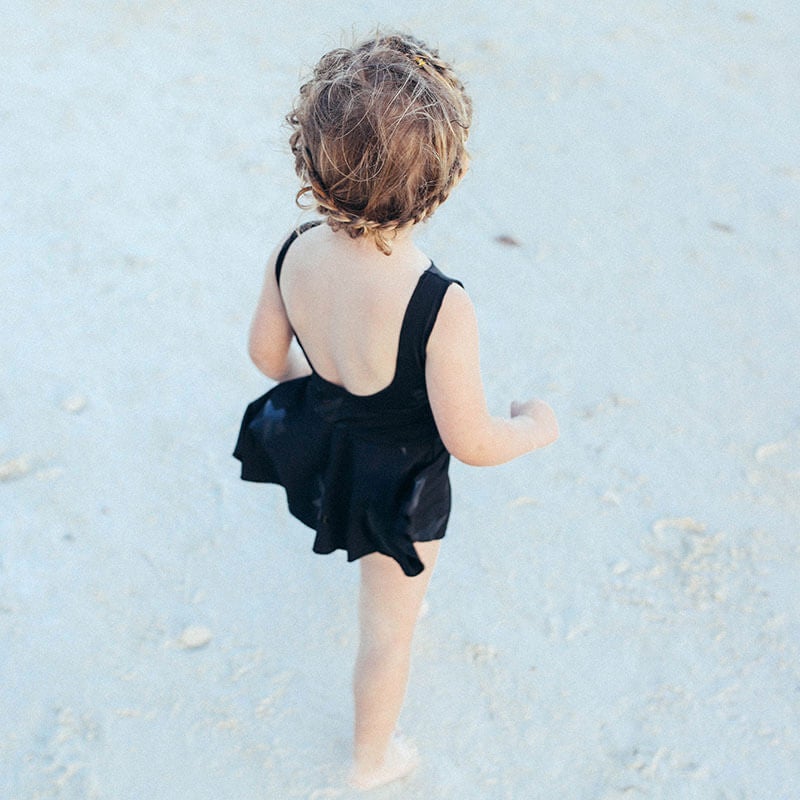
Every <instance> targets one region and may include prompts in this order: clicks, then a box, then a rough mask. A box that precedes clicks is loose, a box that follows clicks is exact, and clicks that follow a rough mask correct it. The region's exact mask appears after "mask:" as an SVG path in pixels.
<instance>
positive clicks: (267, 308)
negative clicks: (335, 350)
mask: <svg viewBox="0 0 800 800" xmlns="http://www.w3.org/2000/svg"><path fill="white" fill-rule="evenodd" d="M279 250H280V247H276V248H275V250H274V251H273V253H272V255H271V256H270V258H269V262H268V263H267V270H266V275H265V276H264V286H263V288H262V289H261V295H260V297H259V298H258V305H257V306H256V311H255V314H254V315H253V322H252V323H251V325H250V339H249V342H248V348H247V349H248V352H249V354H250V358H251V359H252V361H253V363H254V364H255V365H256V366H257V367H258V368H259V369H260V370H261V372H263V373H264V374H265V375H266V376H267V377H269V378H272V379H273V380H276V381H288V380H291V379H292V378H300V377H302V376H303V375H309V374H310V373H311V368H310V367H309V366H308V362H307V361H306V359H305V356H304V355H303V353H302V351H301V350H300V349H299V347H298V346H297V345H296V344H295V343H293V341H292V340H293V339H294V333H293V331H292V326H291V324H290V323H289V318H288V317H287V316H286V308H285V307H284V305H283V300H282V299H281V293H280V290H279V289H278V282H277V281H276V280H275V261H276V259H277V256H278V251H279Z"/></svg>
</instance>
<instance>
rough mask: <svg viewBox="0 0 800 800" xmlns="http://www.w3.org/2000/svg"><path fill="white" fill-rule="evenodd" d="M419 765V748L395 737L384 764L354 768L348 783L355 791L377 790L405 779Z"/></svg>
mask: <svg viewBox="0 0 800 800" xmlns="http://www.w3.org/2000/svg"><path fill="white" fill-rule="evenodd" d="M418 764H419V753H418V752H417V748H416V747H415V746H414V745H413V744H412V743H411V742H409V741H408V740H407V739H402V738H400V737H395V738H394V739H392V741H391V742H389V747H388V748H387V750H386V755H385V756H384V758H383V763H381V764H379V765H378V766H377V767H371V768H361V767H358V766H357V765H356V766H354V767H353V770H352V772H351V773H350V778H349V781H348V783H349V784H350V786H352V787H353V788H354V789H362V790H366V789H376V788H377V787H378V786H383V785H384V784H387V783H391V782H392V781H396V780H399V779H400V778H405V777H406V775H410V774H411V773H412V772H413V771H414V770H415V769H416V768H417V765H418Z"/></svg>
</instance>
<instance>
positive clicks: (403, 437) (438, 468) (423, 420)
mask: <svg viewBox="0 0 800 800" xmlns="http://www.w3.org/2000/svg"><path fill="white" fill-rule="evenodd" d="M314 224H317V223H309V224H307V225H305V226H302V227H301V228H300V230H299V232H302V231H304V230H305V229H306V228H307V227H311V226H312V225H314ZM297 235H298V231H296V232H294V233H293V234H292V235H291V236H290V237H289V239H288V240H287V241H286V243H285V244H284V246H283V248H282V249H281V251H280V253H279V254H278V259H277V262H276V268H275V271H276V276H277V278H278V281H279V282H280V272H281V267H282V266H283V259H284V257H285V255H286V252H287V250H288V249H289V246H290V245H291V243H292V242H293V241H294V240H295V238H296V237H297ZM453 282H454V281H453V279H452V278H448V277H447V276H445V275H443V274H442V273H441V272H439V270H438V269H437V268H436V267H435V266H434V265H433V264H431V266H430V267H429V268H428V269H427V270H426V271H425V272H424V273H422V275H421V276H420V278H419V281H418V283H417V285H416V287H415V289H414V292H413V294H412V296H411V299H410V300H409V303H408V306H407V308H406V311H405V316H404V318H403V324H402V327H401V329H400V342H399V347H398V352H397V364H396V367H395V375H394V378H393V380H392V382H391V383H390V384H389V385H388V386H387V387H386V388H384V389H382V390H381V391H379V392H377V393H375V394H371V395H367V396H362V395H354V394H352V393H350V392H348V391H347V390H346V389H345V388H343V387H342V386H338V385H337V384H334V383H331V382H330V381H327V380H325V379H324V378H323V377H321V376H320V375H319V374H317V372H316V371H313V370H314V368H313V365H312V367H311V368H312V374H311V375H308V376H305V377H303V378H297V379H295V380H290V381H286V382H284V383H279V384H278V385H277V386H275V387H274V388H273V389H271V390H270V391H269V392H267V393H266V394H265V395H263V396H262V397H259V398H258V399H257V400H254V401H253V402H252V403H250V405H249V406H248V407H247V411H246V412H245V415H244V419H243V420H242V425H241V429H240V431H239V439H238V441H237V444H236V449H235V451H234V456H235V457H236V458H237V459H239V461H241V464H242V479H243V480H246V481H257V482H262V483H277V484H280V485H281V486H283V487H284V489H285V490H286V496H287V500H288V504H289V510H290V511H291V513H292V514H293V515H294V516H295V517H297V518H298V519H299V520H300V521H301V522H303V523H305V524H306V525H308V526H309V527H311V528H313V529H314V530H315V531H316V538H315V540H314V551H315V552H317V553H332V552H333V551H334V550H340V549H341V550H346V551H347V558H348V561H354V560H356V559H358V558H361V557H362V556H365V555H367V554H369V553H375V552H378V553H383V554H385V555H387V556H391V557H392V558H394V559H395V560H396V561H397V562H398V563H399V564H400V566H401V567H402V569H403V571H404V572H405V573H406V574H407V575H412V576H413V575H418V574H419V573H420V572H422V570H423V564H422V562H421V561H420V559H419V556H418V554H417V551H416V549H415V547H414V542H427V541H432V540H434V539H441V538H442V537H443V536H444V534H445V529H446V527H447V520H448V517H449V515H450V480H449V478H448V474H447V469H448V465H449V460H450V456H449V453H448V452H447V450H446V449H445V447H444V444H443V443H442V440H441V437H440V436H439V432H438V431H437V429H436V424H435V422H434V419H433V413H432V412H431V407H430V403H429V402H428V394H427V390H426V388H425V348H426V345H427V343H428V337H429V336H430V333H431V331H432V330H433V326H434V323H435V322H436V317H437V315H438V313H439V308H440V307H441V304H442V300H443V299H444V295H445V292H446V291H447V288H448V286H449V285H450V284H451V283H453ZM298 341H299V340H298ZM301 347H302V344H301ZM309 363H310V362H309Z"/></svg>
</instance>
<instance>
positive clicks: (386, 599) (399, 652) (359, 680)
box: [350, 541, 440, 789]
mask: <svg viewBox="0 0 800 800" xmlns="http://www.w3.org/2000/svg"><path fill="white" fill-rule="evenodd" d="M439 545H440V542H438V541H436V542H420V543H418V544H417V545H416V547H417V552H418V553H419V556H420V558H421V559H422V563H423V564H425V571H424V572H423V573H422V574H421V575H417V576H416V577H415V578H409V577H408V576H407V575H405V574H404V573H403V571H402V570H401V569H400V567H399V565H398V564H397V562H396V561H395V560H394V559H392V558H388V557H387V556H384V555H381V554H379V553H373V554H372V555H369V556H365V557H364V558H362V559H361V592H360V597H359V625H360V641H359V649H358V659H357V661H356V668H355V675H354V680H353V691H354V695H355V741H354V750H353V772H352V774H351V779H350V780H351V783H352V784H353V785H354V786H356V787H358V788H362V789H371V788H374V787H375V786H381V785H382V784H384V783H389V782H390V781H393V780H396V779H397V778H402V777H403V776H404V775H407V774H408V773H409V772H411V771H412V770H413V769H414V767H415V766H416V764H417V757H416V751H415V750H414V749H413V748H412V747H410V746H409V745H407V744H405V743H403V742H400V741H397V740H395V739H394V738H393V736H394V733H395V729H396V727H397V720H398V717H399V716H400V710H401V708H402V706H403V700H404V698H405V693H406V686H407V684H408V673H409V667H410V662H411V640H412V638H413V635H414V626H415V624H416V622H417V618H418V616H419V611H420V607H421V605H422V600H423V598H424V597H425V592H426V590H427V588H428V583H429V582H430V578H431V574H432V573H433V567H434V565H435V563H436V557H437V555H438V554H439Z"/></svg>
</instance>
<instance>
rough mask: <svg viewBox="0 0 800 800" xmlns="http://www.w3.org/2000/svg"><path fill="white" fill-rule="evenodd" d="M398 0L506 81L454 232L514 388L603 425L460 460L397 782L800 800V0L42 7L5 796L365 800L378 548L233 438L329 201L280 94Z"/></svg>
mask: <svg viewBox="0 0 800 800" xmlns="http://www.w3.org/2000/svg"><path fill="white" fill-rule="evenodd" d="M390 5H391V7H393V8H394V9H395V10H394V11H391V12H389V13H388V14H387V13H385V12H384V11H383V8H384V6H390ZM28 7H32V8H33V10H32V11H24V10H21V9H25V8H28ZM534 8H535V10H533V9H534ZM377 22H384V23H387V24H390V25H392V24H395V25H396V24H404V25H406V26H407V27H408V28H410V29H411V30H414V31H416V32H418V34H420V35H422V36H423V37H426V38H428V39H430V40H431V41H433V42H438V43H439V45H440V46H441V48H442V50H443V52H444V53H445V54H447V55H448V56H451V57H452V58H453V59H454V60H455V61H456V62H457V63H458V64H460V66H461V69H462V72H463V74H464V75H465V78H466V80H467V81H468V83H469V85H470V88H471V90H472V94H473V96H474V100H475V105H476V125H475V131H474V138H473V151H474V156H475V160H474V169H473V171H472V173H471V175H470V176H469V178H468V179H467V180H466V181H465V183H464V185H463V186H462V187H461V188H460V190H459V191H458V192H457V193H456V194H455V195H454V196H453V198H452V200H451V201H450V202H449V203H448V204H447V205H446V206H445V207H444V208H442V209H441V210H440V212H438V213H437V216H436V218H435V219H434V221H433V222H431V223H430V225H428V226H426V229H425V231H424V234H423V239H422V241H423V244H424V245H425V247H426V248H427V250H428V252H429V253H430V254H431V255H432V256H433V257H434V258H435V260H436V261H437V263H438V264H439V266H440V267H441V268H442V269H444V270H445V271H447V272H449V273H451V274H453V275H456V276H459V277H461V278H462V279H463V280H464V282H465V283H466V285H467V287H468V289H469V291H470V292H471V294H472V296H473V298H474V300H475V302H476V304H477V306H478V309H479V314H480V322H481V326H482V334H483V361H484V366H485V376H486V381H487V387H488V393H489V396H490V400H491V404H492V407H493V409H495V410H496V411H497V412H501V411H504V410H505V409H506V407H507V402H508V401H510V400H511V399H512V398H513V397H525V396H527V395H530V394H540V395H543V396H544V397H546V398H547V399H548V400H549V401H550V402H552V404H553V405H554V406H555V407H556V409H557V411H558V414H559V416H560V420H561V425H562V439H561V441H560V442H559V443H558V444H557V445H556V446H555V447H553V448H551V449H550V450H548V451H546V452H543V453H541V454H537V455H533V456H529V457H526V458H523V459H521V460H518V461H516V462H514V463H512V464H509V465H507V466H504V467H501V468H497V469H491V470H474V469H469V468H466V467H463V466H461V465H459V464H454V467H453V470H452V472H453V482H454V493H455V506H454V512H453V518H452V523H451V527H450V533H449V534H448V538H447V541H446V545H445V547H444V548H443V553H442V559H441V562H440V566H439V568H438V571H437V574H436V576H435V578H434V581H433V586H432V590H431V595H430V603H431V611H430V613H429V615H428V616H427V617H426V618H425V619H424V620H423V621H422V623H421V626H420V630H419V635H418V640H417V646H416V653H415V671H414V675H413V681H412V686H411V690H410V693H409V697H408V703H407V708H406V712H405V714H404V718H403V722H404V728H405V731H406V733H408V734H410V735H412V736H413V737H414V738H416V740H417V742H418V744H419V746H420V749H421V751H422V753H423V755H424V757H425V762H424V765H423V766H422V767H421V769H420V770H419V771H418V772H417V773H416V774H415V775H414V776H413V777H412V778H411V779H410V780H408V781H407V782H405V783H404V784H402V785H398V786H396V787H394V788H390V789H386V790H384V791H382V792H381V793H378V794H376V796H380V797H385V798H414V799H417V798H418V799H419V800H438V799H439V798H457V799H458V800H467V799H471V798H476V799H477V798H480V800H484V799H488V800H494V798H498V799H500V798H502V799H503V800H506V799H509V798H510V799H513V800H520V799H524V800H527V798H541V799H542V800H552V799H553V798H564V800H573V799H575V800H578V799H580V800H583V799H585V800H612V799H616V798H620V799H621V800H622V799H624V800H628V799H629V798H630V799H633V798H640V797H641V798H664V799H665V800H672V799H673V798H674V799H675V800H691V799H692V798H698V799H700V800H750V799H752V800H797V798H798V797H800V582H798V573H799V572H800V539H798V532H799V529H800V524H799V522H800V519H799V518H800V369H798V340H799V339H800V312H798V305H799V303H798V298H800V225H799V224H798V213H800V212H798V207H799V206H800V204H799V203H798V199H800V150H799V149H798V122H800V100H798V98H799V97H800V95H798V88H797V87H798V85H800V70H799V69H798V64H800V11H798V5H797V3H796V2H790V0H764V2H761V3H752V4H750V5H747V4H744V5H743V4H735V3H729V2H725V1H723V2H718V3H667V2H664V1H663V0H662V1H661V2H633V3H617V2H611V3H581V2H568V3H566V4H564V3H556V2H553V1H552V0H549V1H548V0H544V1H543V2H537V3H536V4H533V3H529V2H522V3H515V2H511V0H501V1H500V2H493V3H489V2H482V3H473V2H464V3H451V4H449V5H448V4H442V3H439V4H435V5H431V4H429V3H421V2H419V3H418V2H407V3H394V4H383V3H377V2H371V1H369V0H368V1H367V2H351V1H350V0H343V2H340V3H330V2H325V3H323V2H318V1H317V0H314V2H306V3H303V4H299V3H297V4H295V3H289V2H283V3H255V2H235V3H222V2H216V3H213V2H185V3H177V2H156V0H151V1H150V2H140V3H134V2H113V3H102V2H61V3H58V2H37V3H14V4H6V7H5V8H4V11H3V14H2V15H0V43H2V46H1V47H0V137H1V138H0V186H2V189H0V192H1V193H0V203H1V205H0V292H2V305H1V306H0V325H1V326H2V329H1V333H0V509H2V511H0V631H2V634H1V635H2V639H1V640H0V797H2V798H4V799H5V798H8V799H9V800H33V799H34V798H36V799H37V800H39V799H44V798H64V799H66V800H71V799H72V798H76V799H77V798H81V800H83V799H84V798H90V799H92V800H94V799H98V800H99V799H103V800H106V799H109V800H142V798H148V800H182V799H183V798H192V800H226V799H230V800H255V799H256V798H258V799H259V800H263V799H265V798H266V800H288V799H289V798H306V799H307V800H325V799H326V798H338V797H346V796H347V794H346V793H345V792H344V790H343V789H342V788H341V787H342V777H343V765H344V762H345V759H346V757H347V753H348V748H349V736H350V725H351V708H350V695H349V687H350V668H351V664H352V660H353V656H354V647H355V638H354V620H355V610H354V599H355V590H356V586H357V569H356V568H355V567H354V566H353V565H348V564H346V563H345V562H344V559H343V557H342V555H341V554H339V555H335V556H329V557H325V558H323V557H320V556H316V555H314V554H312V553H311V552H310V546H311V532H310V531H308V530H307V529H305V528H303V527H302V526H301V525H300V524H299V523H296V522H295V521H294V520H292V519H291V518H290V517H289V515H288V513H287V512H286V510H285V508H284V503H283V498H282V494H281V492H280V490H279V489H277V488H270V487H263V486H253V485H245V484H243V483H241V482H240V481H239V479H238V477H237V476H238V472H237V464H236V462H234V461H233V460H232V459H231V457H230V451H231V449H232V447H233V444H234V439H235V435H236V432H237V428H238V422H239V418H240V415H241V412H242V410H243V408H244V405H245V403H246V402H247V401H249V400H250V399H252V398H253V397H255V396H256V395H257V394H260V393H261V392H262V391H263V390H264V389H265V387H266V385H267V384H266V381H264V380H262V379H261V378H260V377H259V375H258V374H257V372H256V371H255V369H254V368H253V367H252V366H251V365H250V364H249V362H248V360H247V356H246V352H245V337H246V329H247V325H248V322H249V316H250V313H251V310H252V307H253V303H254V301H255V296H256V292H257V290H258V286H259V284H260V281H261V270H262V264H263V262H264V260H265V258H266V255H267V253H268V252H269V250H270V249H271V248H272V246H273V245H274V244H275V243H276V242H277V241H278V240H279V239H280V237H281V236H282V235H283V234H284V233H285V232H286V231H287V230H288V229H289V228H290V227H291V225H292V224H294V222H295V221H296V219H297V212H296V211H295V210H294V208H293V205H292V197H293V193H294V190H295V186H296V185H295V180H294V176H293V174H292V171H291V163H290V158H289V157H288V155H287V147H286V145H285V142H284V140H285V133H284V132H283V131H282V130H281V129H280V121H281V117H282V115H283V113H285V111H286V110H287V108H288V106H289V103H290V102H291V99H292V98H293V96H294V92H295V90H296V86H297V79H298V73H299V71H300V69H301V67H303V66H304V65H308V64H310V63H312V62H313V60H314V59H315V58H316V57H317V56H318V55H319V54H321V52H323V51H324V50H325V49H327V48H328V47H330V46H332V45H335V44H337V43H338V42H339V41H340V36H341V32H342V31H349V30H350V29H351V28H352V27H353V26H354V25H355V26H356V28H357V30H359V31H365V30H367V29H368V28H369V26H371V25H372V24H374V23H377ZM497 237H506V239H505V240H504V241H505V243H503V242H501V241H498V240H497ZM514 242H516V245H517V246H515V244H514Z"/></svg>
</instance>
